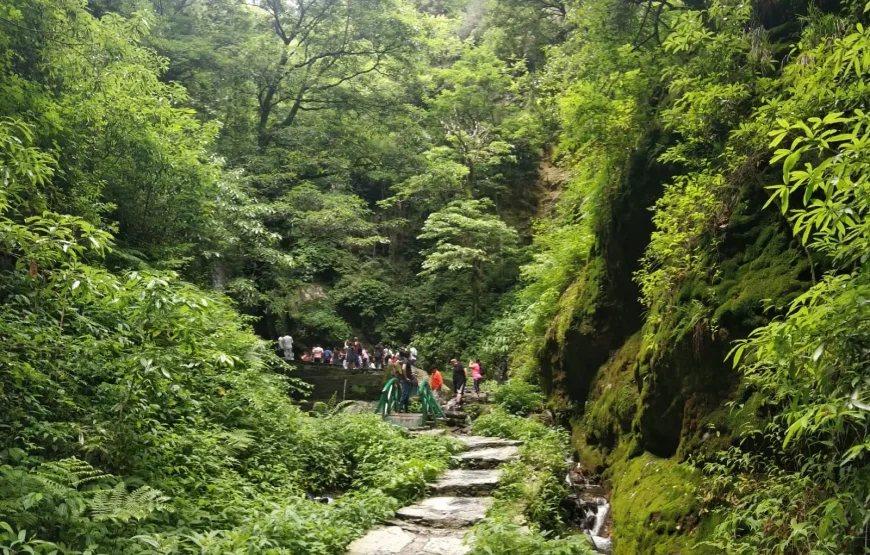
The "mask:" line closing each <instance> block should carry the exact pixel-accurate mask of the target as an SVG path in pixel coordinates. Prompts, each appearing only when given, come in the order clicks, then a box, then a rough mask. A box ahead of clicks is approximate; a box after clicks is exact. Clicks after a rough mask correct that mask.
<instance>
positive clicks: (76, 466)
mask: <svg viewBox="0 0 870 555" xmlns="http://www.w3.org/2000/svg"><path fill="white" fill-rule="evenodd" d="M106 477H107V475H106V474H103V473H102V472H100V471H99V470H97V469H95V468H94V467H92V466H91V465H89V464H88V463H86V462H85V461H82V460H79V459H77V458H75V457H71V458H69V459H63V460H60V461H55V462H47V463H43V464H41V465H40V466H39V467H38V468H37V469H36V473H35V475H34V478H36V480H37V481H38V482H40V483H41V484H42V485H43V486H44V487H45V489H46V490H47V491H48V493H51V494H52V495H56V496H58V497H63V496H64V495H66V494H68V493H69V490H71V489H78V488H79V486H81V485H83V484H86V483H89V482H95V481H97V480H100V479H102V478H106Z"/></svg>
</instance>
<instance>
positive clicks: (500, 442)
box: [457, 436, 523, 449]
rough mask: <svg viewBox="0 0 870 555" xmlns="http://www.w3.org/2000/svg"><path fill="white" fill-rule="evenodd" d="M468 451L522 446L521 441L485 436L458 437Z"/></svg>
mask: <svg viewBox="0 0 870 555" xmlns="http://www.w3.org/2000/svg"><path fill="white" fill-rule="evenodd" d="M457 439H458V440H459V441H461V442H462V443H464V444H465V445H466V446H467V447H468V448H469V449H482V448H484V447H507V446H510V445H522V443H523V442H522V441H516V440H513V439H502V438H500V437H486V436H460V437H458V438H457Z"/></svg>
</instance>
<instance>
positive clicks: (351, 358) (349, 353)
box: [344, 339, 356, 370]
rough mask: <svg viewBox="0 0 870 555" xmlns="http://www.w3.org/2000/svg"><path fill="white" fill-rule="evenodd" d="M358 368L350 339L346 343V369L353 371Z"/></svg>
mask: <svg viewBox="0 0 870 555" xmlns="http://www.w3.org/2000/svg"><path fill="white" fill-rule="evenodd" d="M354 368H356V355H355V353H354V350H353V343H351V342H350V339H348V340H347V341H345V342H344V369H345V370H352V369H354Z"/></svg>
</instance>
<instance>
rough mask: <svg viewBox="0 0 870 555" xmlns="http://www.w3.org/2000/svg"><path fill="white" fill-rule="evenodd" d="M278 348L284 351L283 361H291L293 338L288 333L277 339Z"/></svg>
mask: <svg viewBox="0 0 870 555" xmlns="http://www.w3.org/2000/svg"><path fill="white" fill-rule="evenodd" d="M278 348H279V349H281V350H282V351H284V360H293V338H292V337H290V334H289V333H285V334H284V335H282V336H281V337H279V338H278Z"/></svg>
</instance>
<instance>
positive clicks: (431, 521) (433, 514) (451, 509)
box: [396, 497, 492, 528]
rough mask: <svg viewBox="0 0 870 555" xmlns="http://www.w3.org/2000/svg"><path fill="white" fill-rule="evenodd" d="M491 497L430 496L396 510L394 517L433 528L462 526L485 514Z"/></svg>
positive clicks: (473, 522) (481, 517) (471, 523)
mask: <svg viewBox="0 0 870 555" xmlns="http://www.w3.org/2000/svg"><path fill="white" fill-rule="evenodd" d="M491 504H492V498H491V497H430V498H429V499H424V500H423V501H421V502H420V503H417V504H416V505H411V506H409V507H404V508H401V509H399V510H398V511H396V517H398V518H400V519H402V520H406V521H410V522H414V523H416V524H421V525H424V526H431V527H433V528H464V527H468V526H472V525H474V524H475V523H477V522H478V521H480V520H482V519H483V517H484V516H486V510H487V509H488V508H489V506H490V505H491Z"/></svg>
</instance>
